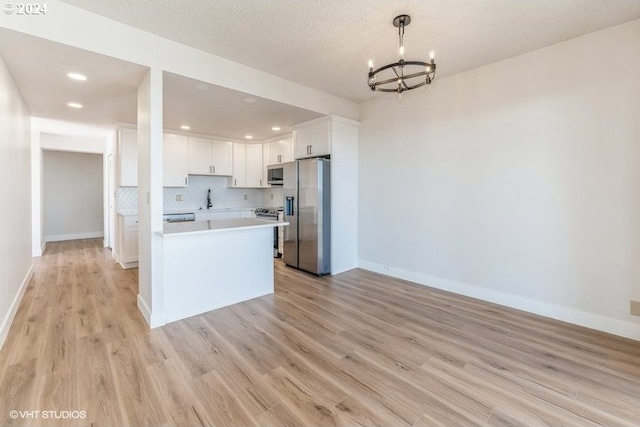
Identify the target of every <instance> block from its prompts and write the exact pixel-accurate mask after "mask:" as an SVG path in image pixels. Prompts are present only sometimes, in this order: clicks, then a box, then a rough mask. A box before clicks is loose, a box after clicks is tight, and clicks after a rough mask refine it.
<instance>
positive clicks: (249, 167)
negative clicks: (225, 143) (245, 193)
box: [230, 142, 266, 188]
mask: <svg viewBox="0 0 640 427" xmlns="http://www.w3.org/2000/svg"><path fill="white" fill-rule="evenodd" d="M264 183H266V181H264V179H263V164H262V144H244V143H242V142H234V143H233V176H232V177H231V183H230V186H231V187H240V188H261V187H264V186H265V185H263V184H264Z"/></svg>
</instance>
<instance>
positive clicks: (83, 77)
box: [67, 73, 87, 82]
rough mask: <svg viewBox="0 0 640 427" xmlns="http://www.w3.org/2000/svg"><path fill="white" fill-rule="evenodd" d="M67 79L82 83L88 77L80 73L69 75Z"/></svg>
mask: <svg viewBox="0 0 640 427" xmlns="http://www.w3.org/2000/svg"><path fill="white" fill-rule="evenodd" d="M67 77H69V78H70V79H73V80H80V81H82V82H83V81H85V80H87V76H85V75H84V74H80V73H68V74H67Z"/></svg>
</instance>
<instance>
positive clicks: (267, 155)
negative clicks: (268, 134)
mask: <svg viewBox="0 0 640 427" xmlns="http://www.w3.org/2000/svg"><path fill="white" fill-rule="evenodd" d="M270 164H271V143H270V142H265V143H264V144H262V185H261V187H268V186H269V184H267V181H268V180H269V177H268V176H267V166H269V165H270Z"/></svg>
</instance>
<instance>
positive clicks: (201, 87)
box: [163, 72, 321, 140]
mask: <svg viewBox="0 0 640 427" xmlns="http://www.w3.org/2000/svg"><path fill="white" fill-rule="evenodd" d="M163 87H164V105H163V114H164V127H165V129H175V130H180V126H181V125H183V124H186V125H189V126H191V132H196V133H203V134H207V135H217V136H224V137H228V138H235V139H244V137H245V135H251V136H253V139H255V140H264V139H268V138H272V137H275V136H278V135H283V134H286V133H291V126H293V125H295V124H297V123H302V122H306V121H308V120H312V119H315V118H318V117H320V116H321V114H318V113H315V112H312V111H308V110H304V109H302V108H297V107H292V106H290V105H287V104H282V103H279V102H276V101H271V100H268V99H264V98H260V97H257V96H249V95H247V94H246V93H243V92H238V91H235V90H231V89H226V88H222V87H220V86H215V85H211V84H206V83H203V82H200V81H198V80H193V79H190V78H187V77H183V76H178V75H176V74H171V73H167V72H165V73H164V77H163ZM247 101H251V102H247ZM274 126H278V127H280V128H281V130H280V131H273V130H272V129H271V128H272V127H274Z"/></svg>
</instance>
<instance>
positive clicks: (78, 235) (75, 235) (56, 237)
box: [44, 231, 104, 242]
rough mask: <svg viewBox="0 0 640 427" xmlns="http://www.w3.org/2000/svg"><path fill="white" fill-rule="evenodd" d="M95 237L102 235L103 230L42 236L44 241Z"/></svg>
mask: <svg viewBox="0 0 640 427" xmlns="http://www.w3.org/2000/svg"><path fill="white" fill-rule="evenodd" d="M96 237H104V232H103V231H87V232H85V233H72V234H50V235H47V236H44V240H45V241H46V242H63V241H65V240H79V239H94V238H96Z"/></svg>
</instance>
